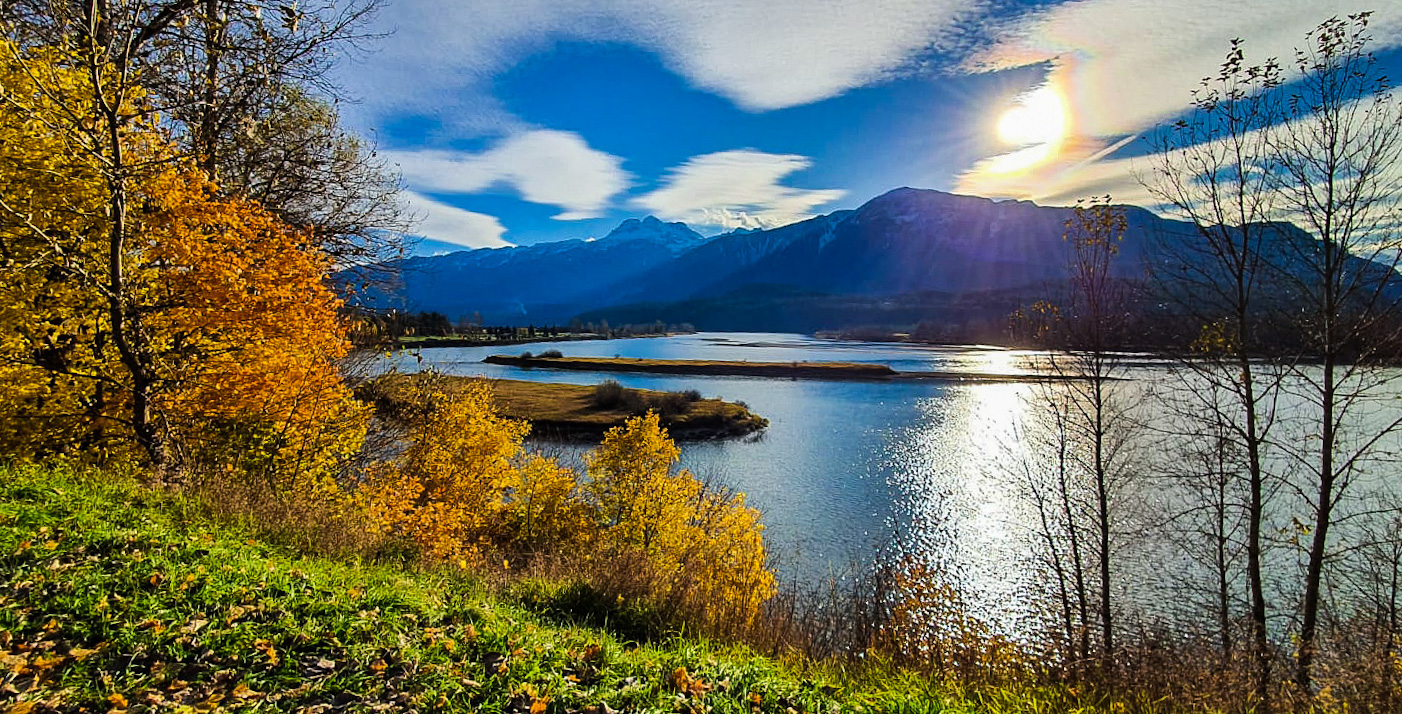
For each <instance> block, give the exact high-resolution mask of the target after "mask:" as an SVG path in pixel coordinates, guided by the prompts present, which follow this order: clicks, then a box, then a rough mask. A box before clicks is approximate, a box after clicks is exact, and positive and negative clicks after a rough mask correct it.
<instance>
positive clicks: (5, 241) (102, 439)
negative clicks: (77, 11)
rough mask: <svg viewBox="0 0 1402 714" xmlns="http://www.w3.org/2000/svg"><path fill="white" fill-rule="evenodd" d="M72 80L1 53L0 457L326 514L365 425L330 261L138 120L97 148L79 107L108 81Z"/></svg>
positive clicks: (56, 54) (131, 95) (36, 59)
mask: <svg viewBox="0 0 1402 714" xmlns="http://www.w3.org/2000/svg"><path fill="white" fill-rule="evenodd" d="M78 66H81V64H80V63H78V62H75V61H74V59H73V57H72V56H71V55H70V54H69V53H68V52H67V51H59V50H55V49H50V48H44V47H30V48H20V47H17V46H15V45H13V44H8V43H0V421H4V422H5V423H7V424H14V425H16V426H15V428H14V429H13V430H7V431H6V432H4V433H3V434H0V449H3V450H4V451H5V452H7V453H11V454H18V455H22V456H42V455H45V454H49V453H54V452H70V453H71V452H75V451H77V452H82V453H84V454H87V455H89V456H92V457H95V458H99V459H101V458H113V457H122V458H129V457H140V458H147V459H149V460H150V461H151V462H153V463H156V464H157V465H169V464H170V463H172V462H174V463H175V464H178V465H179V466H180V467H192V466H201V467H206V468H218V469H223V470H232V471H237V472H238V478H240V479H245V478H246V477H247V476H249V475H253V476H256V477H257V480H259V481H261V482H263V483H265V485H267V486H269V487H270V488H269V489H264V492H265V495H287V496H291V497H295V498H306V497H307V496H310V495H316V496H318V497H320V496H333V497H335V496H337V495H338V489H337V487H336V484H335V482H334V480H333V479H332V478H331V475H332V473H333V471H334V467H335V466H336V464H337V462H338V461H339V460H340V459H341V458H343V457H345V456H346V455H348V454H350V453H352V452H353V451H355V450H356V449H357V448H358V447H359V440H360V435H361V434H362V433H363V429H364V423H365V414H364V410H363V409H362V408H360V407H359V406H358V405H357V403H356V402H354V401H353V400H352V398H351V395H350V392H349V390H347V389H346V387H345V386H344V384H343V383H342V380H341V375H340V373H339V370H338V368H337V362H338V360H339V359H340V358H341V357H342V356H344V354H345V352H346V349H347V343H346V340H345V338H344V329H343V327H342V324H341V321H340V320H339V319H338V318H337V314H336V313H337V309H338V306H339V304H338V302H337V300H336V298H335V296H334V294H333V293H332V291H331V290H330V288H329V287H328V286H327V285H326V283H325V280H326V276H327V267H328V264H327V261H326V260H325V259H324V258H322V257H321V256H320V255H319V253H318V252H317V251H316V249H315V248H314V247H312V244H311V241H310V239H309V237H308V236H306V235H305V234H304V233H302V232H301V231H299V230H297V229H294V228H292V227H290V226H287V225H286V224H284V223H282V222H281V221H279V220H278V219H276V218H275V217H273V216H272V215H271V214H269V213H268V212H267V211H266V210H264V209H263V208H262V207H261V206H259V205H257V204H256V203H252V202H250V201H246V200H240V199H233V198H227V197H222V196H221V195H220V194H219V192H218V190H217V188H216V187H215V186H213V185H211V184H209V183H208V182H207V181H205V180H204V179H203V178H202V177H201V174H200V173H199V172H198V171H197V170H195V169H194V167H193V166H191V165H190V164H189V163H188V161H185V160H181V159H180V158H178V157H177V156H176V152H175V151H174V150H173V149H172V148H171V146H170V144H169V142H168V140H167V138H166V136H165V135H164V133H163V132H162V131H160V130H159V128H157V127H155V126H152V125H149V124H146V123H144V120H143V119H142V118H141V117H142V116H144V113H143V112H140V111H137V110H136V109H131V110H125V109H121V108H120V107H119V108H117V109H114V112H115V113H117V114H123V115H124V116H126V115H130V116H129V118H128V120H127V121H126V122H125V123H124V124H123V125H122V126H121V127H120V129H119V130H116V131H113V132H111V133H110V134H109V136H110V137H114V138H113V142H114V143H115V146H116V148H115V149H114V148H113V147H112V146H110V145H105V144H104V145H103V147H101V148H100V149H99V148H96V147H94V146H93V141H94V136H95V135H94V134H93V133H92V132H90V131H87V130H85V126H84V121H85V120H84V118H83V115H82V114H75V111H76V110H75V108H77V107H83V106H84V102H85V101H88V102H89V103H91V99H90V94H91V92H92V85H93V83H94V81H96V82H98V83H99V84H100V83H101V81H102V80H101V76H102V75H101V73H100V72H99V73H96V74H93V73H86V74H85V73H84V72H81V71H79V70H78V69H75V67H78ZM93 77H97V78H98V79H96V80H94V79H93ZM112 101H114V102H117V101H118V100H117V99H113V100H112ZM120 101H121V102H122V103H125V104H138V105H139V104H140V103H141V102H142V101H143V100H142V97H141V95H140V93H139V92H137V91H134V90H131V91H127V92H126V93H124V95H123V97H122V98H121V99H120ZM89 121H90V122H98V121H99V119H98V118H92V119H90V120H89ZM116 150H120V152H121V154H122V157H123V159H122V165H123V166H124V167H125V168H124V169H123V171H122V173H121V176H120V182H121V185H122V190H121V191H120V194H121V197H122V210H121V211H120V212H114V211H113V209H112V203H111V201H112V197H113V195H115V194H114V191H113V188H112V184H113V181H114V180H116V179H114V177H113V175H112V169H111V163H110V160H109V159H110V156H108V154H110V153H111V152H112V151H116ZM119 219H120V221H119ZM119 222H120V225H118V223H119ZM118 228H120V230H118ZM117 233H120V236H121V239H120V240H116V239H114V235H115V234H117ZM157 456H159V458H157Z"/></svg>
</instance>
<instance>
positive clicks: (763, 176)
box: [336, 0, 1402, 253]
mask: <svg viewBox="0 0 1402 714" xmlns="http://www.w3.org/2000/svg"><path fill="white" fill-rule="evenodd" d="M1360 11H1372V12H1373V15H1372V16H1371V19H1370V25H1369V27H1370V30H1371V34H1372V35H1373V38H1374V42H1373V49H1374V51H1375V52H1377V53H1378V56H1379V58H1380V61H1382V62H1383V63H1384V65H1385V66H1386V67H1387V68H1389V69H1390V70H1391V71H1390V74H1391V75H1393V76H1394V77H1398V78H1400V79H1402V0H1360V1H1358V2H1354V1H1353V0H1233V1H1232V2H1222V0H1073V1H1065V2H1041V1H1038V0H511V1H510V2H501V0H386V2H385V4H384V6H383V8H381V10H380V11H379V13H378V14H377V15H376V17H375V19H374V21H373V25H372V27H371V30H372V31H373V32H375V33H376V34H380V35H382V36H381V37H379V38H378V39H376V40H374V41H371V42H368V43H366V44H365V45H364V47H363V48H362V49H361V50H360V51H358V52H355V53H351V54H350V55H349V56H348V57H347V58H346V59H345V60H344V61H343V62H342V63H341V64H340V65H339V67H338V69H337V75H336V80H337V81H338V82H339V84H340V85H341V86H342V87H343V90H344V92H345V94H346V95H347V96H348V97H349V98H350V101H349V102H347V103H344V104H343V105H342V111H343V115H344V118H345V120H346V121H347V123H348V124H349V126H350V127H351V128H352V129H353V130H355V131H357V132H359V133H361V134H363V135H365V136H367V137H369V138H370V139H371V140H372V141H373V142H374V143H375V145H376V146H377V150H378V152H379V155H380V156H381V157H383V158H384V159H386V160H387V161H388V162H389V163H390V164H391V165H392V166H393V167H395V168H397V169H398V170H399V171H400V172H401V173H402V175H403V181H404V185H405V189H406V190H405V193H404V200H405V201H406V202H407V203H408V205H409V206H410V208H411V210H412V211H413V212H414V213H415V214H416V215H417V216H418V217H420V218H421V221H420V223H419V224H418V227H417V228H416V229H415V231H414V232H415V233H417V234H419V235H420V236H422V237H424V238H426V239H428V240H425V241H424V243H423V244H422V245H421V246H420V248H419V250H420V252H423V253H433V252H442V251H445V250H456V249H464V248H475V247H502V246H508V245H529V244H534V243H540V242H545V241H556V240H563V239H569V238H584V239H588V238H597V237H602V236H604V235H606V234H607V233H608V232H609V231H610V230H611V229H612V228H613V227H615V226H616V225H618V223H620V222H621V221H622V220H624V219H627V218H633V217H641V216H644V215H653V216H656V217H658V218H660V219H663V220H666V221H684V222H686V223H687V224H688V225H690V226H691V227H692V228H693V229H695V230H696V231H698V232H700V233H701V234H703V235H713V234H717V233H722V232H726V231H730V230H735V229H738V228H768V227H775V226H779V225H784V224H788V223H792V222H794V221H798V220H803V219H805V218H809V217H811V216H814V215H818V214H823V213H828V212H831V211H834V210H839V209H846V208H855V207H857V206H860V205H861V204H862V203H864V202H866V201H867V200H870V199H871V198H873V197H875V196H877V195H880V194H882V193H884V192H886V191H888V190H891V189H893V188H897V187H901V186H912V187H917V188H932V189H939V190H945V191H954V192H958V193H965V194H973V195H981V196H987V197H990V198H1000V199H1001V198H1016V199H1026V200H1033V201H1036V202H1037V203H1039V204H1043V205H1067V204H1071V203H1074V202H1075V201H1076V200H1077V199H1080V198H1086V197H1090V196H1098V195H1104V194H1107V193H1108V194H1110V195H1111V196H1112V197H1113V198H1114V200H1115V201H1116V202H1118V203H1134V204H1139V205H1146V206H1151V205H1152V200H1151V199H1150V197H1149V196H1148V195H1147V194H1146V193H1145V191H1144V190H1143V189H1142V188H1141V187H1140V186H1139V184H1138V182H1137V180H1136V179H1135V176H1136V172H1137V171H1138V170H1140V168H1141V167H1142V161H1143V159H1144V156H1143V155H1144V153H1145V142H1144V136H1145V135H1146V134H1147V133H1149V132H1151V131H1152V130H1153V129H1154V128H1155V127H1157V126H1161V125H1163V124H1164V123H1166V122H1171V121H1172V120H1174V119H1175V118H1176V117H1179V116H1181V115H1182V114H1183V113H1184V112H1185V111H1186V110H1187V109H1188V107H1189V106H1190V102H1191V100H1192V91H1193V89H1194V88H1195V87H1197V86H1198V84H1199V81H1200V80H1201V79H1202V78H1203V77H1206V76H1208V75H1210V74H1214V73H1215V72H1216V70H1217V68H1218V67H1219V65H1220V64H1221V63H1222V60H1223V58H1224V56H1225V55H1226V52H1227V50H1228V48H1229V46H1230V42H1231V40H1232V39H1233V38H1240V39H1242V40H1243V43H1244V45H1243V46H1244V48H1245V51H1246V53H1247V59H1248V61H1252V62H1259V61H1262V60H1264V59H1266V58H1268V57H1280V58H1282V59H1285V60H1288V59H1289V58H1290V57H1292V56H1293V54H1294V48H1295V47H1298V46H1301V45H1303V44H1304V42H1305V39H1306V33H1307V32H1308V31H1309V30H1311V29H1312V28H1314V27H1315V26H1317V25H1318V24H1319V23H1320V22H1321V21H1323V20H1325V19H1327V18H1329V17H1331V16H1336V15H1337V16H1346V15H1349V14H1352V13H1356V12H1360Z"/></svg>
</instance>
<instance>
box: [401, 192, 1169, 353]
mask: <svg viewBox="0 0 1402 714" xmlns="http://www.w3.org/2000/svg"><path fill="white" fill-rule="evenodd" d="M1124 210H1125V212H1126V217H1127V219H1128V230H1127V231H1126V234H1125V237H1124V241H1123V244H1122V247H1121V250H1120V259H1119V260H1118V261H1117V263H1116V266H1117V268H1116V269H1117V271H1118V272H1119V273H1120V276H1121V277H1126V278H1133V277H1138V276H1142V275H1143V274H1144V272H1145V260H1146V256H1148V255H1150V253H1151V252H1152V246H1154V245H1157V244H1158V242H1159V241H1163V240H1165V239H1167V240H1174V239H1175V238H1174V236H1179V237H1181V236H1185V235H1189V234H1190V233H1191V231H1190V230H1189V227H1188V226H1187V225H1186V224H1182V223H1177V222H1174V221H1168V220H1164V219H1162V218H1159V217H1157V216H1155V215H1154V214H1152V213H1150V212H1149V211H1146V210H1144V209H1141V208H1135V207H1125V208H1124ZM1071 215H1072V211H1071V209H1066V208H1048V207H1041V206H1037V205H1035V204H1032V203H1029V202H1025V201H1001V202H999V201H992V200H989V199H985V198H978V197H972V196H959V195H954V194H949V193H944V192H940V191H933V190H922V189H911V188H901V189H896V190H893V191H890V192H888V193H886V194H883V195H881V196H878V197H876V198H874V199H872V200H871V201H868V202H867V203H866V204H864V205H863V206H861V207H860V208H857V209H856V210H849V211H837V212H834V213H831V214H828V215H825V216H818V217H816V218H812V219H809V220H806V221H802V222H799V223H794V224H791V225H787V226H783V227H780V228H774V229H770V230H762V231H750V232H735V233H729V234H724V235H720V236H716V237H713V238H703V237H702V236H701V235H699V234H697V233H696V232H695V231H692V230H691V229H690V228H688V227H687V226H686V225H684V224H681V223H663V222H662V221H659V220H657V219H656V218H652V217H648V218H645V219H642V220H637V219H630V220H628V221H625V222H624V223H622V224H621V225H620V226H618V228H616V229H615V230H614V231H613V232H611V233H610V234H609V235H608V236H606V237H604V238H600V239H598V240H593V241H584V240H569V241H562V242H556V243H543V244H536V245H532V246H524V247H514V248H497V249H478V250H468V251H462V252H458V253H451V254H448V255H442V256H434V257H420V258H411V259H407V260H404V261H401V262H400V263H399V267H400V268H401V269H402V285H401V286H400V288H399V289H398V290H397V291H396V292H395V293H394V294H380V295H377V296H376V297H375V301H376V303H377V304H378V306H380V307H398V308H401V309H407V310H415V311H436V312H441V313H443V314H445V315H447V316H448V317H449V318H451V319H454V320H458V319H461V318H464V317H467V316H471V315H473V314H474V313H479V314H480V315H481V317H482V319H483V321H484V322H485V323H487V324H518V325H519V324H527V323H533V324H537V325H540V324H552V323H553V324H563V323H567V322H569V321H570V320H571V319H572V318H574V317H576V316H581V317H583V318H585V319H608V320H609V321H610V322H612V323H614V324H621V323H624V322H637V323H641V322H652V321H655V320H659V319H660V320H663V321H665V322H669V323H677V322H690V323H693V324H695V325H696V326H697V327H698V328H700V329H707V330H735V329H772V330H802V331H811V330H815V329H822V328H841V327H850V326H853V325H862V324H914V323H915V322H919V321H921V320H925V319H946V320H948V319H971V318H973V317H976V316H977V315H985V316H988V315H991V316H995V317H996V316H1005V315H1006V314H1007V312H1008V311H1010V310H1011V309H1013V308H1015V307H1016V306H1017V305H1018V304H1021V303H1022V302H1024V301H1026V300H1029V299H1033V300H1035V299H1038V298H1040V297H1045V296H1046V293H1047V291H1048V289H1049V286H1054V285H1057V284H1060V283H1062V282H1064V280H1065V277H1066V274H1067V266H1068V258H1069V246H1068V244H1067V242H1066V241H1065V239H1064V238H1063V235H1064V233H1065V230H1066V229H1065V223H1066V220H1067V219H1068V218H1070V217H1071Z"/></svg>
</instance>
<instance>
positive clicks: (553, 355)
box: [540, 350, 565, 359]
mask: <svg viewBox="0 0 1402 714" xmlns="http://www.w3.org/2000/svg"><path fill="white" fill-rule="evenodd" d="M564 356H565V354H564V353H563V352H561V351H559V350H546V351H544V352H541V353H540V358H541V359H560V358H561V357H564Z"/></svg>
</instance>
